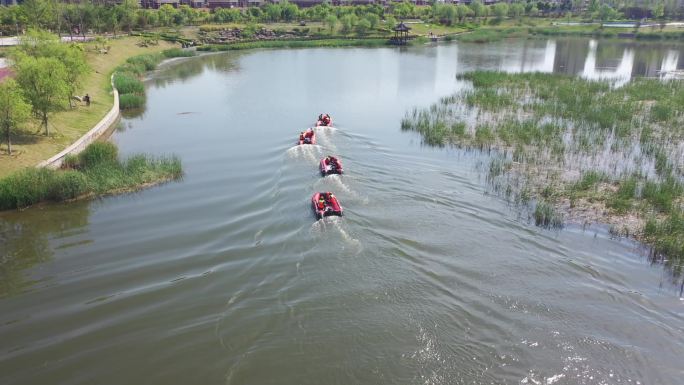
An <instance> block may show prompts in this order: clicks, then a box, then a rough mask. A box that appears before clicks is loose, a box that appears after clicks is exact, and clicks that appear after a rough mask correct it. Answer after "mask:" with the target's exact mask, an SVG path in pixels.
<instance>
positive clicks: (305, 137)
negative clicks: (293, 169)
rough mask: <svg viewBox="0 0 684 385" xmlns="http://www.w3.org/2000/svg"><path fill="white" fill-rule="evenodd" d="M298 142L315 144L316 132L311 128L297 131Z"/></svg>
mask: <svg viewBox="0 0 684 385" xmlns="http://www.w3.org/2000/svg"><path fill="white" fill-rule="evenodd" d="M299 144H316V133H315V132H314V130H312V129H308V130H306V131H305V132H301V133H299Z"/></svg>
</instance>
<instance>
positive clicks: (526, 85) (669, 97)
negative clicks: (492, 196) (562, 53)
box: [401, 71, 684, 261]
mask: <svg viewBox="0 0 684 385" xmlns="http://www.w3.org/2000/svg"><path fill="white" fill-rule="evenodd" d="M459 79H460V80H463V81H467V82H469V83H470V84H472V88H468V87H466V88H465V90H464V91H462V92H459V93H457V94H454V95H451V96H449V97H445V98H442V99H441V100H439V101H438V102H437V103H435V104H433V105H432V106H430V107H428V108H424V109H413V110H411V111H408V112H407V113H406V115H405V117H404V119H403V120H402V124H401V127H402V130H406V131H416V132H418V133H420V134H421V136H422V138H423V141H424V142H425V143H426V144H428V145H434V146H451V145H454V146H459V147H466V148H476V149H481V150H486V151H487V152H488V153H489V154H492V158H491V162H490V164H489V167H488V168H486V169H485V170H484V171H485V172H486V173H487V174H488V178H487V179H488V181H489V183H490V185H491V186H492V188H493V189H494V190H495V191H496V192H498V193H501V194H502V195H504V196H506V197H507V198H510V199H511V200H514V201H515V202H517V203H525V204H527V205H529V208H530V210H531V211H530V212H531V217H533V218H534V221H535V223H536V224H538V225H540V226H544V227H557V226H560V224H561V223H562V221H563V220H564V219H563V218H566V217H567V218H568V220H581V221H582V222H605V223H608V224H611V225H613V227H614V228H615V229H617V231H618V232H619V233H622V234H629V235H634V236H636V237H637V238H638V239H641V240H643V241H645V242H646V243H648V244H649V245H651V246H652V250H653V253H654V255H658V256H661V257H662V258H669V259H676V260H678V261H682V260H684V246H683V244H684V226H682V218H684V214H683V211H684V208H683V205H684V141H683V140H682V139H684V128H683V127H684V84H682V81H676V80H674V81H666V82H663V81H658V80H652V79H637V80H634V81H632V82H630V83H628V84H626V85H624V86H622V87H617V86H616V85H615V84H612V83H609V82H605V81H588V80H583V79H578V78H573V77H569V76H565V75H555V74H545V73H525V74H507V73H502V72H486V71H476V72H471V73H466V74H463V75H460V76H459Z"/></svg>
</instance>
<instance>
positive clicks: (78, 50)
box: [12, 29, 90, 105]
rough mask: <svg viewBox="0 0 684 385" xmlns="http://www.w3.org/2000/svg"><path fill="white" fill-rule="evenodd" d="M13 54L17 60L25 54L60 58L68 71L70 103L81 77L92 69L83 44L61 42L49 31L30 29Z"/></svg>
mask: <svg viewBox="0 0 684 385" xmlns="http://www.w3.org/2000/svg"><path fill="white" fill-rule="evenodd" d="M12 54H13V55H14V56H16V60H17V61H21V60H22V58H23V56H24V55H26V56H33V57H36V58H37V57H43V58H56V59H58V60H59V61H60V62H61V63H62V64H63V65H64V70H65V72H66V82H67V88H68V90H69V93H68V95H67V96H68V99H67V100H68V101H69V105H71V98H72V96H74V93H75V92H76V89H77V88H78V87H79V86H80V84H81V78H82V77H83V75H84V74H86V73H87V72H88V71H89V70H90V68H89V67H88V63H87V61H86V57H85V52H84V51H83V47H82V46H81V45H79V44H63V43H60V41H59V37H58V36H57V35H54V34H51V33H49V32H47V31H42V30H34V29H30V30H29V31H28V32H27V33H26V35H24V36H23V37H22V38H21V41H20V45H19V46H18V47H17V48H16V50H15V51H13V53H12Z"/></svg>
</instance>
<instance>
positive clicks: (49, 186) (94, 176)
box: [0, 142, 182, 210]
mask: <svg viewBox="0 0 684 385" xmlns="http://www.w3.org/2000/svg"><path fill="white" fill-rule="evenodd" d="M65 164H66V165H67V168H65V169H61V170H51V169H47V168H26V169H24V170H21V171H18V172H16V173H13V174H11V175H9V176H7V177H5V178H3V179H0V210H9V209H17V208H19V209H21V208H25V207H28V206H31V205H34V204H36V203H40V202H45V201H52V202H61V201H65V200H70V199H76V198H79V197H82V196H87V195H89V194H94V195H102V194H108V193H114V192H118V191H128V190H133V189H137V188H140V187H143V186H144V185H147V184H153V183H158V182H162V181H166V180H171V179H177V178H180V177H181V176H182V167H181V162H180V160H179V159H178V158H176V157H161V158H153V157H149V156H147V155H135V156H132V157H131V158H129V159H127V160H124V161H120V160H118V157H117V149H116V147H115V146H114V145H113V144H111V143H107V142H96V143H93V144H91V145H90V146H88V147H87V148H86V149H85V150H84V151H83V152H82V153H81V154H79V155H78V156H71V157H69V158H68V159H67V160H66V162H65Z"/></svg>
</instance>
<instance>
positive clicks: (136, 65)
mask: <svg viewBox="0 0 684 385" xmlns="http://www.w3.org/2000/svg"><path fill="white" fill-rule="evenodd" d="M191 56H195V52H194V51H185V50H182V49H179V48H171V49H167V50H164V51H162V52H159V53H148V54H144V55H138V56H133V57H130V58H128V59H127V60H126V63H124V64H123V65H121V66H119V67H117V68H116V70H114V77H113V82H114V87H116V89H117V90H118V91H119V107H120V108H121V109H122V110H127V109H134V108H141V107H143V106H144V105H145V85H144V84H143V82H142V80H141V78H142V76H143V74H144V73H145V72H147V71H152V70H154V69H155V68H157V66H158V65H159V63H161V62H162V61H163V60H166V59H171V58H178V57H191Z"/></svg>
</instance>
